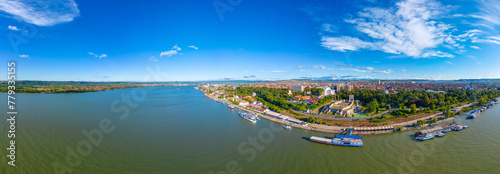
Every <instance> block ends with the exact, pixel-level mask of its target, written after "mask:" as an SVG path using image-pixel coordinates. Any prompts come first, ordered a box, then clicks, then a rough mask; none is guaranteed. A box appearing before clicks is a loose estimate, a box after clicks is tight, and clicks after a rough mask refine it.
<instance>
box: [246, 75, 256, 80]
mask: <svg viewBox="0 0 500 174" xmlns="http://www.w3.org/2000/svg"><path fill="white" fill-rule="evenodd" d="M243 78H245V79H249V78H255V75H249V76H243Z"/></svg>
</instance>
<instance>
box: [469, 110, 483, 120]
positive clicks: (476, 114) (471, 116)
mask: <svg viewBox="0 0 500 174" xmlns="http://www.w3.org/2000/svg"><path fill="white" fill-rule="evenodd" d="M479 112H480V111H477V110H474V111H472V112H470V114H469V116H467V118H468V119H474V118H476V117H477V116H478V115H479Z"/></svg>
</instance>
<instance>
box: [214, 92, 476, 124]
mask: <svg viewBox="0 0 500 174" xmlns="http://www.w3.org/2000/svg"><path fill="white" fill-rule="evenodd" d="M204 95H205V96H207V97H209V98H211V99H213V100H218V99H217V98H216V97H215V96H212V95H208V94H207V93H204ZM219 101H221V102H223V103H225V104H228V105H233V106H235V107H237V108H238V109H241V110H244V111H246V112H250V113H255V114H258V115H259V116H260V117H263V118H265V119H268V120H270V121H274V122H277V123H280V124H284V125H291V126H292V127H295V128H300V129H305V130H312V131H318V132H325V133H342V132H343V131H345V130H346V129H348V128H350V127H346V126H334V125H322V124H316V123H309V124H308V125H307V126H303V125H298V124H290V122H287V121H284V120H282V119H277V118H275V117H271V116H268V115H266V114H265V113H259V112H256V111H254V110H250V109H248V108H246V107H243V106H239V105H234V104H233V103H230V102H229V101H227V100H219ZM471 105H472V104H465V105H462V106H459V107H456V108H463V107H468V106H471ZM442 114H443V112H434V113H430V114H423V115H421V116H417V117H414V118H412V120H409V121H404V122H400V123H392V124H386V125H383V127H391V128H392V129H385V130H378V131H377V130H376V131H354V132H353V133H354V134H385V133H392V132H395V131H396V130H395V129H396V128H401V131H408V130H416V129H421V128H425V127H428V126H430V125H429V124H425V125H422V126H414V127H407V126H410V125H415V124H416V123H417V121H418V120H422V119H430V118H433V117H438V116H440V115H442ZM286 116H288V117H290V118H289V119H292V121H296V122H302V120H299V119H296V118H294V116H291V115H286ZM454 119H455V117H450V118H446V119H443V120H439V121H437V122H435V123H434V124H442V123H446V122H450V121H453V120H454ZM381 127H382V126H381Z"/></svg>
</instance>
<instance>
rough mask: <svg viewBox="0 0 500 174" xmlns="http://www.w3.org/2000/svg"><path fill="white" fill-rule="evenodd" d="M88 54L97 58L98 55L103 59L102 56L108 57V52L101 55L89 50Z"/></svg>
mask: <svg viewBox="0 0 500 174" xmlns="http://www.w3.org/2000/svg"><path fill="white" fill-rule="evenodd" d="M88 54H89V55H91V56H94V57H96V58H97V57H98V58H99V59H102V58H106V57H108V55H107V54H100V55H98V54H95V53H93V52H88Z"/></svg>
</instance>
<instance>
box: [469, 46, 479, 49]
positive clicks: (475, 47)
mask: <svg viewBox="0 0 500 174" xmlns="http://www.w3.org/2000/svg"><path fill="white" fill-rule="evenodd" d="M470 47H471V48H474V49H479V47H477V46H470Z"/></svg>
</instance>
